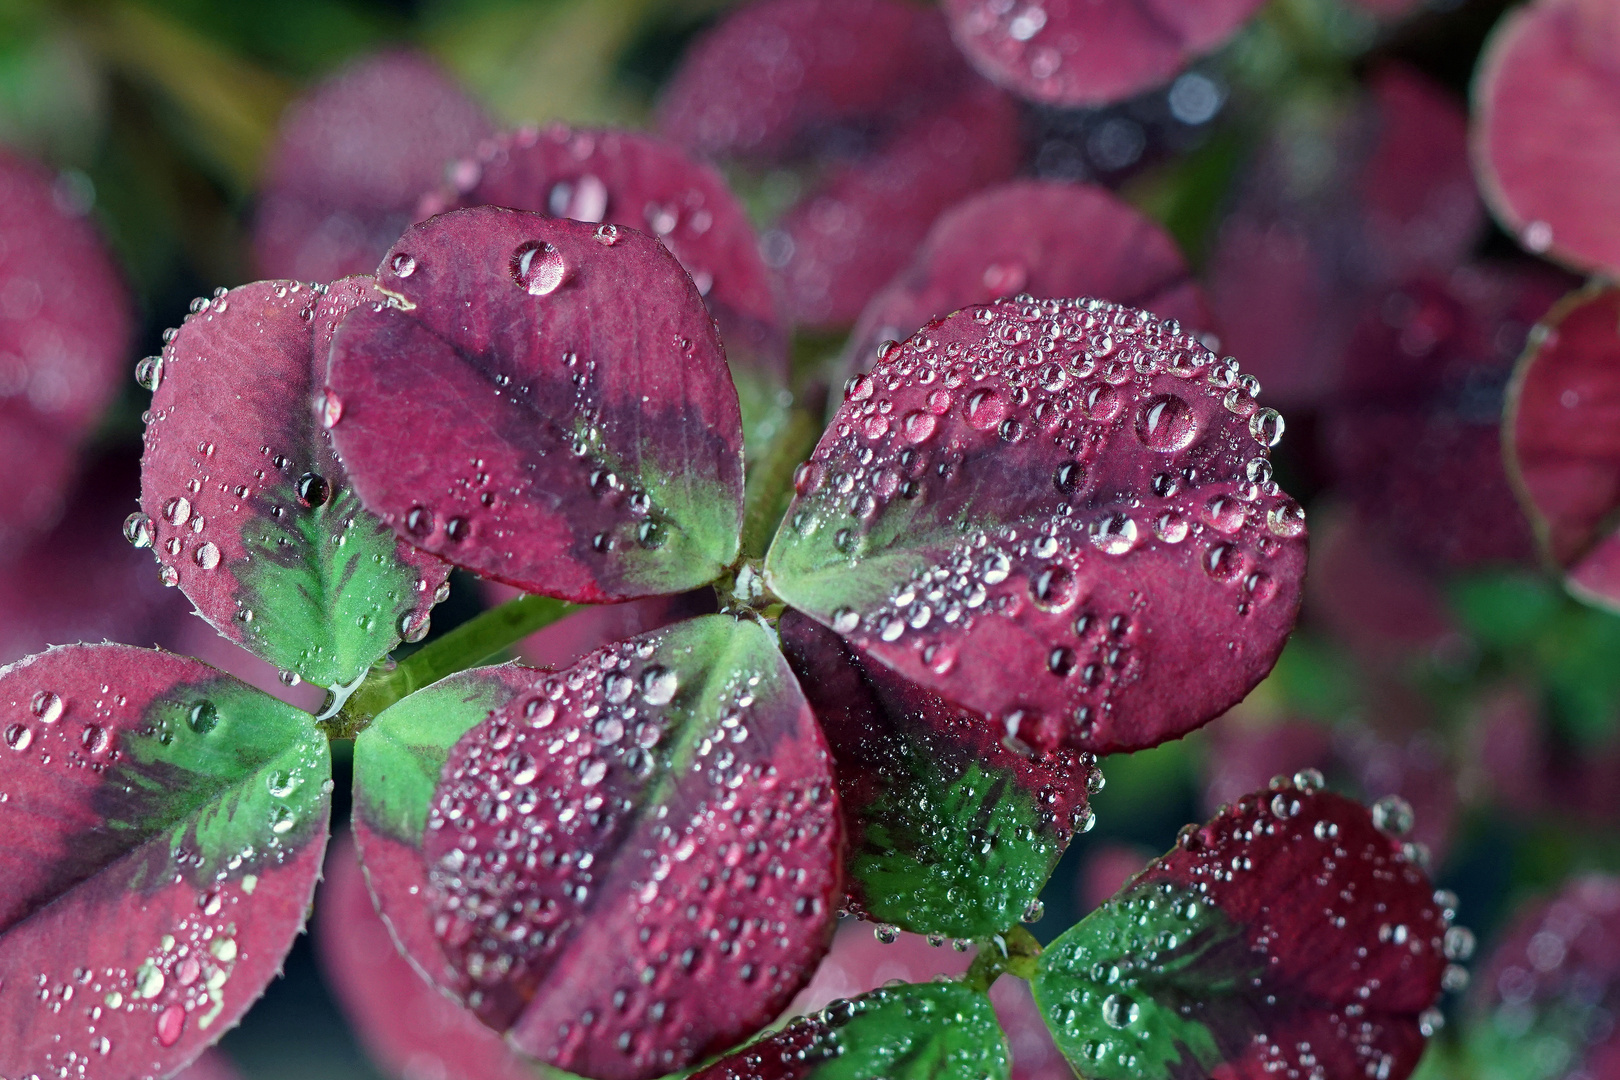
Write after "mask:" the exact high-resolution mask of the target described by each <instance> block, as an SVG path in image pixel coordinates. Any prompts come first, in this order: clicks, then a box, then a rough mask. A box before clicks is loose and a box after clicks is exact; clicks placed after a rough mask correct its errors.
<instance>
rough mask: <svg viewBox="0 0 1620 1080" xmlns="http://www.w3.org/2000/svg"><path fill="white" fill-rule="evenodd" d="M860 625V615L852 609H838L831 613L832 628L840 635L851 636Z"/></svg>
mask: <svg viewBox="0 0 1620 1080" xmlns="http://www.w3.org/2000/svg"><path fill="white" fill-rule="evenodd" d="M860 625H861V613H860V612H858V611H856V610H855V609H854V608H847V607H843V608H839V609H838V610H837V611H835V612H833V621H832V628H833V629H834V630H836V631H838V632H839V633H840V634H853V633H854V632H855V629H856V627H858V626H860Z"/></svg>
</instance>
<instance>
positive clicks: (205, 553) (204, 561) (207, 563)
mask: <svg viewBox="0 0 1620 1080" xmlns="http://www.w3.org/2000/svg"><path fill="white" fill-rule="evenodd" d="M192 557H193V558H195V559H196V560H197V565H198V566H200V567H202V568H203V569H204V570H212V569H213V568H214V567H216V566H218V565H219V548H218V547H217V546H216V545H214V544H213V543H205V544H202V545H200V546H199V547H198V548H197V551H196V553H195V554H194V555H193V556H192Z"/></svg>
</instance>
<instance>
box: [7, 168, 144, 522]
mask: <svg viewBox="0 0 1620 1080" xmlns="http://www.w3.org/2000/svg"><path fill="white" fill-rule="evenodd" d="M131 322H132V314H131V311H130V300H129V293H128V291H127V290H126V289H125V287H124V283H123V280H122V277H121V276H120V274H119V272H118V268H117V266H116V265H115V264H114V263H113V260H112V257H111V255H110V254H109V253H108V251H107V249H106V246H105V245H104V244H103V243H102V241H101V238H100V237H99V236H98V235H97V234H96V231H95V229H94V227H93V226H92V225H91V223H90V222H89V221H88V220H86V219H85V218H84V217H83V214H82V212H81V211H79V210H76V209H75V208H74V207H73V205H72V200H71V198H70V197H69V196H68V194H67V192H66V189H64V188H62V187H61V186H59V185H57V184H56V183H55V182H54V180H53V177H52V176H51V175H50V174H49V173H47V172H46V171H45V170H44V169H42V168H40V167H39V166H38V165H35V164H34V163H33V162H30V161H26V160H24V159H22V158H20V157H16V156H14V155H13V154H11V153H9V152H7V151H5V150H4V149H0V455H3V460H5V461H9V462H22V461H26V462H27V463H28V465H27V467H26V468H21V467H13V468H8V469H6V470H5V476H4V478H3V479H0V551H3V550H5V549H6V548H8V547H12V546H14V545H17V544H20V543H22V542H23V541H25V540H26V539H27V538H28V537H29V536H31V535H33V534H35V533H37V532H38V531H39V530H41V529H44V528H49V527H50V526H51V524H53V522H54V521H55V519H56V516H57V515H58V514H59V513H60V511H61V509H62V503H63V497H64V495H65V493H66V489H67V486H68V484H69V483H70V481H71V477H72V474H73V471H74V459H75V456H76V448H77V446H78V444H79V442H80V440H81V439H82V438H83V436H84V435H85V433H86V432H87V431H88V430H89V428H90V427H91V426H93V425H94V424H95V423H96V421H97V420H99V419H100V418H101V414H102V412H103V411H104V410H105V409H106V407H107V404H108V403H109V402H110V401H111V400H112V397H113V394H114V392H115V390H116V388H117V385H118V380H119V378H120V377H121V376H122V374H123V372H124V371H125V368H124V350H125V348H126V347H127V346H128V343H129V336H130V324H131Z"/></svg>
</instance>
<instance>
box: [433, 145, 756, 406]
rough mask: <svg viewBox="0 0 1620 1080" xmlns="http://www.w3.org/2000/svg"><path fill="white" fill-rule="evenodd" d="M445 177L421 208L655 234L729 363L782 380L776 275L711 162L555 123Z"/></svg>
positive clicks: (484, 152) (487, 151) (483, 152)
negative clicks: (686, 280)
mask: <svg viewBox="0 0 1620 1080" xmlns="http://www.w3.org/2000/svg"><path fill="white" fill-rule="evenodd" d="M451 176H452V178H453V180H454V181H455V182H456V186H455V187H454V188H452V189H450V190H449V191H446V192H444V193H441V194H439V195H436V196H433V197H431V198H429V199H427V200H425V201H424V202H423V205H422V207H421V210H422V213H423V214H437V213H442V212H443V211H445V210H452V209H456V208H458V207H469V206H484V205H493V206H509V207H511V208H512V209H514V210H534V211H538V212H541V213H549V214H552V215H554V216H556V217H567V218H573V219H574V220H576V221H586V222H590V223H592V224H599V223H601V222H608V223H610V224H614V225H626V226H629V227H630V228H633V229H640V230H641V231H642V232H646V233H651V234H652V235H654V236H656V237H658V239H659V240H660V241H661V242H662V243H663V245H664V246H665V247H667V248H668V249H669V252H670V254H671V255H674V256H675V258H677V259H679V260H680V263H681V265H682V266H683V267H685V268H686V271H687V273H689V274H691V275H692V280H693V282H694V283H696V285H697V289H698V292H699V293H701V294H702V295H703V300H704V303H706V304H707V305H708V307H709V311H710V312H712V313H713V315H714V318H715V321H716V322H717V323H718V324H719V327H720V340H721V341H723V342H724V343H725V346H726V356H727V358H728V359H729V360H730V361H731V363H733V364H741V365H744V366H747V367H750V368H757V369H761V370H763V371H765V372H768V373H770V374H772V375H774V376H776V377H778V378H783V379H785V378H786V374H787V327H786V325H785V322H784V316H783V313H782V311H781V310H780V303H779V301H778V298H777V295H776V291H777V286H776V281H775V279H774V278H773V276H772V274H771V271H770V270H768V269H767V268H766V266H765V261H764V259H762V258H761V257H760V254H759V238H758V237H757V236H755V235H754V227H753V226H752V225H751V224H749V221H748V218H747V216H746V215H745V214H744V212H743V208H742V205H741V204H740V203H738V202H737V198H736V196H734V195H732V193H731V190H730V188H728V187H727V186H726V182H725V180H724V179H722V178H721V176H720V174H719V173H717V172H716V171H715V170H714V169H713V168H711V167H709V166H707V165H700V164H698V163H697V162H695V161H693V160H692V159H691V158H689V157H687V156H686V155H685V154H684V153H682V152H681V151H680V150H679V149H677V148H676V147H674V146H673V145H671V144H669V143H667V142H665V141H664V140H662V139H659V138H656V137H654V136H651V135H642V134H639V133H637V132H632V131H614V130H611V129H609V130H601V129H591V128H569V127H566V126H564V125H562V124H554V125H552V126H550V127H547V128H545V129H543V130H538V131H537V130H535V129H533V128H524V129H522V130H519V131H517V132H515V133H513V134H510V135H502V136H500V137H499V138H496V139H492V140H489V141H487V142H485V143H484V144H483V145H482V146H481V147H480V148H479V152H478V156H477V157H475V158H468V159H466V160H464V161H462V162H460V163H458V164H457V165H456V166H455V167H454V168H453V169H452V170H451Z"/></svg>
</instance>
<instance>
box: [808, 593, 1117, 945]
mask: <svg viewBox="0 0 1620 1080" xmlns="http://www.w3.org/2000/svg"><path fill="white" fill-rule="evenodd" d="M779 629H780V633H781V635H782V646H783V649H784V651H785V652H786V653H787V655H788V661H789V663H791V664H792V665H793V669H794V671H795V673H796V674H797V675H798V676H799V684H800V685H801V686H803V687H804V688H805V695H806V697H808V698H809V701H810V705H811V707H812V708H813V709H815V711H816V718H817V719H818V720H820V721H821V728H822V731H823V732H825V733H826V736H827V742H828V745H829V746H831V747H832V752H833V761H834V764H835V765H836V767H837V773H838V795H839V800H840V802H841V803H842V805H843V808H844V817H845V831H846V832H847V833H848V834H849V839H850V852H849V856H848V859H847V861H846V863H845V869H846V872H847V873H848V875H849V882H848V889H849V898H848V900H847V901H846V904H845V906H846V907H847V908H849V909H850V910H852V911H854V912H855V913H857V914H859V915H861V916H862V917H864V918H868V919H871V920H873V921H874V922H879V923H888V924H891V925H894V926H899V927H901V928H903V929H906V930H911V931H914V932H917V933H926V934H945V935H948V936H950V937H957V938H985V937H989V936H991V935H994V934H999V933H1002V932H1004V931H1006V930H1007V929H1009V928H1010V927H1013V926H1016V925H1017V924H1018V922H1019V920H1021V919H1022V918H1024V916H1025V913H1026V912H1027V911H1028V910H1029V909H1030V908H1031V907H1032V906H1033V905H1034V904H1035V902H1036V900H1037V899H1038V898H1039V896H1040V894H1041V889H1042V887H1043V886H1045V884H1046V880H1047V878H1049V877H1051V875H1052V870H1053V868H1054V867H1055V866H1056V865H1057V861H1058V857H1059V856H1060V855H1062V854H1063V850H1064V849H1065V848H1066V847H1068V844H1069V840H1070V839H1071V838H1072V837H1073V835H1074V833H1075V832H1076V831H1077V830H1079V831H1084V830H1085V829H1087V828H1090V825H1091V821H1092V813H1091V810H1090V808H1089V807H1087V805H1086V796H1087V794H1088V786H1089V785H1090V784H1091V783H1092V782H1094V781H1097V780H1099V779H1100V774H1099V773H1098V772H1097V770H1096V761H1095V759H1094V758H1093V757H1092V756H1091V755H1090V754H1086V753H1082V752H1079V751H1076V750H1072V749H1068V748H1066V747H1065V748H1059V749H1057V750H1053V751H1051V752H1050V753H1047V754H1042V755H1039V756H1026V755H1025V754H1021V753H1018V752H1016V751H1015V750H1012V749H1009V748H1008V747H1007V746H1005V745H1003V742H1002V738H1003V736H1004V735H1005V729H1004V728H1003V727H1002V726H1001V725H1000V724H997V723H994V722H992V721H990V720H987V719H985V718H984V717H982V716H979V715H976V714H974V713H969V712H965V711H963V710H961V709H958V708H954V707H952V706H951V705H949V704H947V703H946V702H945V701H944V700H942V699H941V698H940V697H939V696H938V695H936V694H933V693H930V692H928V691H926V690H923V689H922V688H920V687H918V686H916V685H914V684H912V683H908V682H907V681H906V680H905V679H904V678H902V677H901V676H900V675H898V674H896V673H895V672H894V671H891V670H890V669H888V668H886V667H884V666H883V665H881V664H876V663H871V662H862V660H861V659H860V657H859V656H857V655H856V654H854V653H853V652H851V651H850V649H849V647H848V646H847V645H845V644H844V642H843V641H842V640H841V639H840V638H839V637H838V635H837V634H835V633H833V632H832V631H831V630H828V629H826V628H824V627H822V626H821V625H820V624H818V623H816V622H814V621H812V620H811V619H809V618H807V617H805V616H803V615H800V614H799V613H798V612H795V611H788V612H787V613H786V614H784V615H783V616H782V621H781V623H780V628H779Z"/></svg>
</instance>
